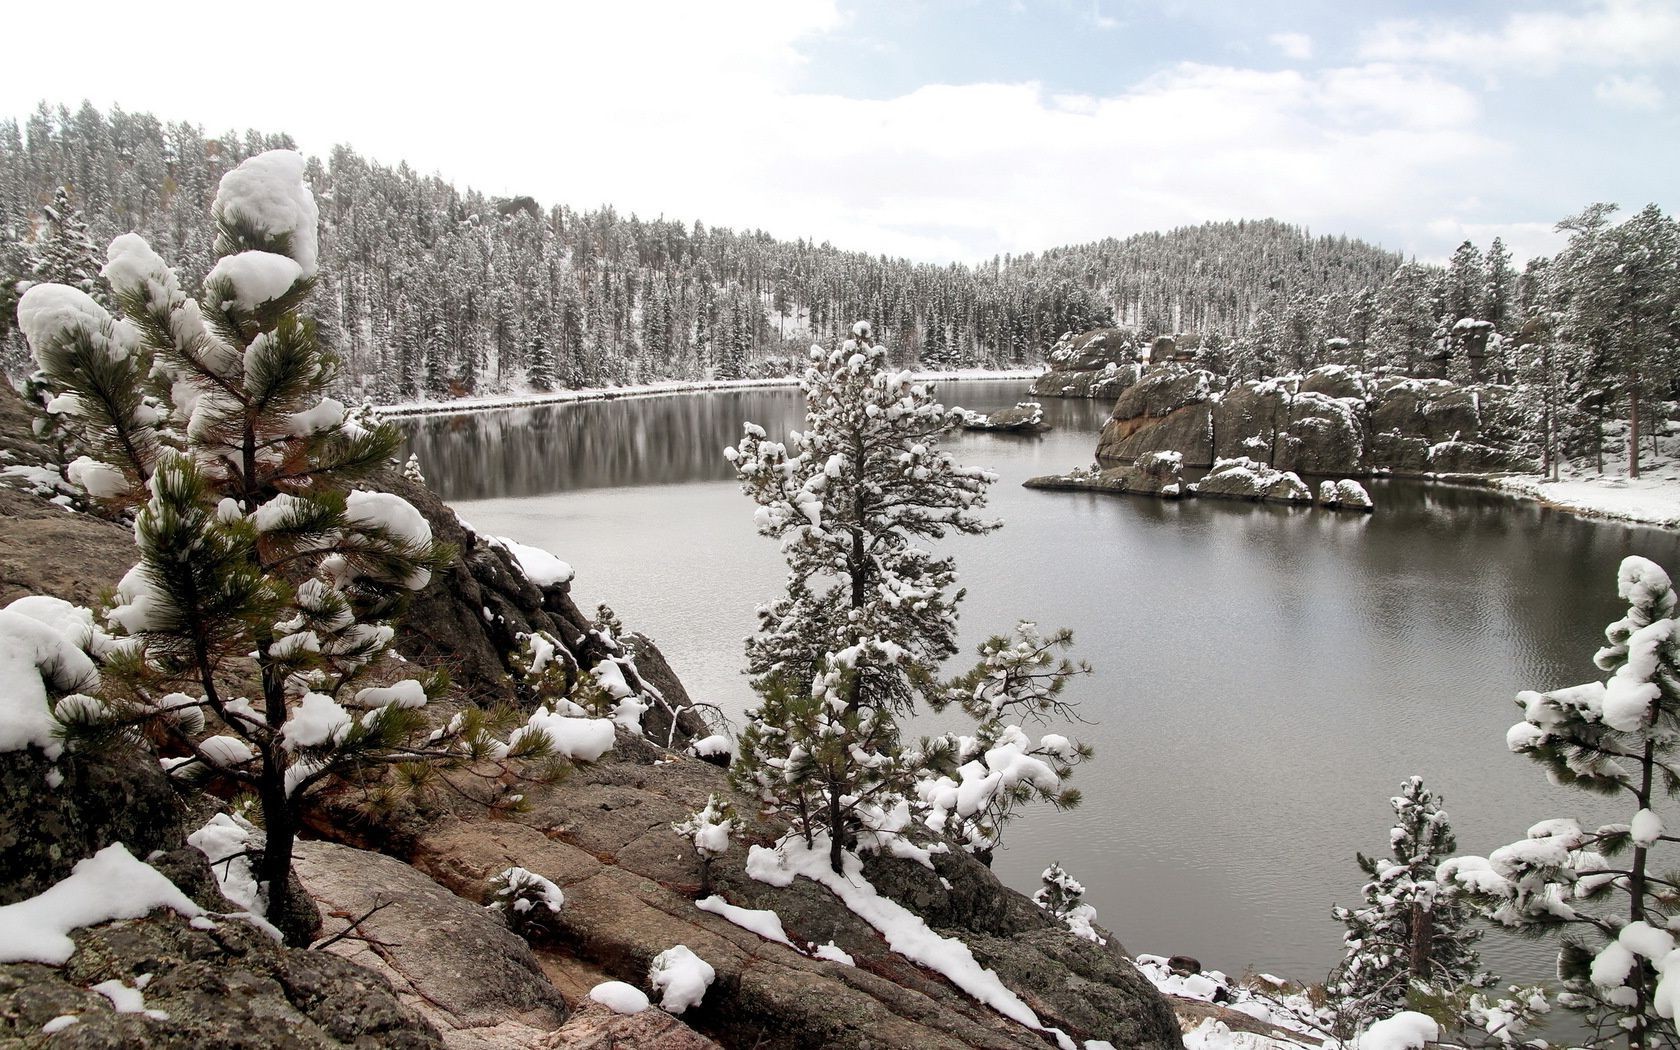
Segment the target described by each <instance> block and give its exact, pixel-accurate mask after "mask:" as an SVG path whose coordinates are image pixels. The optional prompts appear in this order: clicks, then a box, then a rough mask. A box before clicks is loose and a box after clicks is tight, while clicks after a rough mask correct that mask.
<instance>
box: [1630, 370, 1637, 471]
mask: <svg viewBox="0 0 1680 1050" xmlns="http://www.w3.org/2000/svg"><path fill="white" fill-rule="evenodd" d="M1638 476H1639V388H1638V387H1637V386H1635V387H1634V388H1633V389H1632V390H1631V391H1630V392H1629V393H1628V477H1630V478H1637V477H1638Z"/></svg>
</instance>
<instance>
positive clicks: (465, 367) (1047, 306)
mask: <svg viewBox="0 0 1680 1050" xmlns="http://www.w3.org/2000/svg"><path fill="white" fill-rule="evenodd" d="M290 145H292V142H291V140H290V138H289V137H288V136H286V135H283V134H262V133H258V132H246V133H245V134H243V135H239V134H234V133H228V134H224V135H221V136H219V137H211V136H208V135H206V134H205V133H204V131H203V129H201V128H199V127H196V126H194V125H192V124H188V123H166V122H164V121H161V120H159V119H158V118H156V117H153V116H150V115H147V114H134V113H127V112H123V111H122V110H120V109H114V110H112V111H111V112H109V113H104V112H101V111H99V110H98V109H95V108H94V107H92V106H91V105H87V104H84V105H83V106H82V107H81V108H80V109H79V110H77V111H75V112H74V113H72V112H71V111H69V110H68V109H65V108H58V109H50V108H48V107H46V106H45V105H43V106H42V107H40V108H39V109H38V110H37V111H36V113H35V114H34V115H33V116H32V117H30V118H29V119H28V120H26V121H24V122H23V123H22V124H21V125H20V124H18V123H17V122H15V121H6V122H0V277H3V278H4V279H5V283H6V285H7V286H8V290H11V286H15V283H16V282H17V281H19V280H22V281H25V282H28V281H39V280H60V281H69V282H70V283H78V284H84V285H85V286H86V287H88V288H89V289H90V290H93V291H96V292H98V291H99V290H100V288H99V285H100V282H99V280H98V277H97V274H98V270H99V267H100V265H101V264H102V262H103V257H104V252H103V246H104V245H105V244H106V243H108V242H109V240H110V239H111V237H113V236H115V235H116V234H119V233H124V232H127V231H129V230H137V231H139V232H140V233H142V234H144V235H145V236H146V237H147V238H148V240H150V241H151V242H152V243H153V244H154V245H156V246H157V247H158V249H159V250H160V251H161V252H163V253H164V254H165V255H167V256H168V257H170V258H173V259H176V260H179V264H180V269H181V271H182V272H183V273H184V274H194V273H202V272H203V271H204V270H205V268H206V267H207V265H208V262H209V261H210V258H211V248H212V245H211V243H210V241H209V238H208V236H207V235H206V234H205V233H204V232H203V231H204V230H205V229H207V228H208V227H207V223H206V221H205V220H206V217H207V215H208V213H209V208H210V203H211V200H212V198H213V196H214V194H215V190H216V185H217V182H218V180H219V179H220V178H221V176H222V174H223V173H225V172H226V171H228V170H229V169H231V168H232V167H233V166H234V165H236V164H237V163H239V161H240V160H242V159H244V158H245V157H247V156H250V155H252V154H253V153H256V152H260V151H261V150H264V149H270V148H274V147H278V146H290ZM308 175H309V179H310V182H311V183H312V185H313V186H314V187H315V189H316V192H317V196H318V198H319V200H320V208H321V219H322V223H321V255H322V264H321V271H322V277H321V281H320V283H319V285H318V287H317V290H316V293H315V295H316V297H317V302H316V304H315V306H314V310H315V313H316V316H317V317H319V318H320V321H321V325H322V328H323V335H324V337H325V340H326V342H327V343H328V345H331V346H333V347H335V348H336V349H337V350H338V351H339V353H340V355H341V357H342V358H343V359H344V360H345V362H346V368H345V379H344V383H345V385H346V386H347V388H348V389H349V390H350V391H352V392H356V393H367V394H371V395H373V396H375V397H378V398H380V399H382V400H399V399H404V398H412V397H450V396H461V395H465V394H469V393H490V392H497V391H503V390H517V389H525V388H526V387H527V386H530V387H535V388H537V389H547V388H549V387H555V386H566V387H575V386H587V385H603V384H613V383H633V382H643V381H648V380H654V379H698V378H733V377H737V376H743V375H759V374H775V373H780V372H783V371H786V370H787V369H788V367H789V364H788V360H789V358H791V357H794V356H796V355H800V354H802V351H803V349H804V347H805V346H807V345H808V344H809V343H810V342H811V341H812V340H813V339H828V338H830V337H833V336H835V335H837V334H839V333H840V332H842V331H844V330H845V329H846V328H847V327H848V326H849V325H850V324H851V323H852V322H853V321H855V320H857V319H858V318H860V317H866V318H870V319H873V320H874V321H875V322H876V324H877V326H878V330H879V331H880V332H881V333H882V334H883V335H884V336H885V341H886V343H887V345H889V346H890V347H892V348H893V350H894V352H895V353H896V354H898V355H900V356H901V357H902V359H903V360H905V361H909V360H919V361H920V362H921V363H923V364H925V365H927V366H930V367H945V368H950V367H962V366H973V365H999V364H1014V363H1023V362H1036V361H1038V360H1039V359H1040V356H1041V355H1042V354H1043V352H1044V351H1045V350H1047V349H1048V348H1049V347H1050V346H1051V345H1052V344H1053V343H1054V342H1055V340H1056V338H1057V337H1058V336H1059V335H1061V334H1062V333H1063V332H1066V331H1081V330H1084V329H1088V328H1091V327H1095V326H1097V325H1099V324H1105V323H1109V322H1110V321H1111V320H1112V321H1119V322H1121V323H1130V324H1135V325H1137V326H1138V327H1140V328H1141V329H1142V330H1143V333H1144V334H1145V335H1153V334H1157V333H1165V332H1175V331H1185V330H1193V331H1198V332H1203V333H1213V334H1223V335H1225V336H1227V337H1234V336H1238V335H1240V334H1242V333H1244V332H1245V331H1247V330H1248V329H1249V328H1250V327H1251V325H1252V324H1253V323H1254V322H1255V320H1256V319H1257V318H1263V317H1266V316H1271V317H1275V318H1276V319H1277V322H1276V323H1277V324H1279V325H1280V326H1282V327H1283V328H1285V329H1287V330H1288V331H1289V332H1292V333H1294V335H1295V336H1296V337H1298V338H1299V339H1301V340H1305V339H1308V338H1313V337H1315V336H1314V333H1316V338H1319V339H1322V338H1324V337H1326V336H1332V335H1336V336H1339V335H1344V334H1346V333H1348V332H1349V331H1350V330H1353V329H1356V328H1358V327H1359V326H1361V325H1368V324H1369V323H1370V321H1369V318H1371V317H1375V316H1377V314H1378V313H1380V312H1381V309H1380V308H1381V307H1382V306H1383V305H1384V304H1385V302H1386V300H1383V299H1382V290H1383V288H1384V287H1385V285H1388V284H1392V283H1394V282H1392V281H1391V280H1390V278H1391V275H1393V274H1395V272H1396V269H1397V267H1400V266H1401V259H1400V257H1399V256H1397V255H1394V254H1392V253H1389V252H1384V251H1382V250H1380V249H1377V248H1374V247H1372V246H1370V245H1367V244H1365V243H1363V242H1360V241H1356V240H1349V239H1348V238H1346V237H1311V236H1309V235H1308V234H1307V232H1306V231H1304V230H1301V229H1299V228H1297V227H1293V226H1289V225H1286V224H1284V223H1280V222H1275V221H1271V220H1264V221H1258V222H1236V223H1210V224H1207V225H1203V226H1198V227H1191V228H1186V229H1181V230H1174V231H1172V232H1170V233H1151V234H1141V235H1137V236H1133V237H1128V238H1125V239H1121V240H1117V239H1112V238H1111V239H1108V240H1103V241H1098V242H1095V243H1092V244H1086V245H1081V246H1076V247H1067V248H1057V249H1054V250H1051V251H1046V252H1044V253H1042V254H1038V255H1022V256H1014V257H1002V258H995V259H993V260H991V261H990V262H986V263H982V264H979V265H933V264H927V263H913V262H909V261H907V260H903V259H888V258H885V257H883V256H876V255H870V254H867V253H865V252H860V251H846V250H842V249H840V248H836V247H834V246H832V245H829V244H826V243H824V244H812V243H809V242H806V241H802V240H800V241H784V240H778V239H776V238H774V237H771V236H770V235H768V234H765V233H763V232H758V231H750V232H749V231H734V230H728V229H721V228H711V227H706V226H703V225H702V224H701V223H699V222H692V223H691V222H688V221H677V220H668V219H664V218H659V219H652V220H649V219H643V218H640V217H637V216H634V215H630V216H624V215H620V214H618V213H616V212H615V211H613V210H612V209H611V208H610V207H607V208H602V209H600V210H596V211H584V212H580V211H576V210H573V209H572V208H570V207H568V206H566V205H564V204H559V203H552V202H542V203H539V202H537V201H535V200H533V199H531V198H528V197H516V198H513V199H511V200H505V199H491V198H488V197H486V196H485V195H483V194H482V193H479V192H477V191H475V190H473V189H471V188H466V189H460V188H457V187H455V186H453V185H451V184H450V183H449V182H447V181H445V180H444V179H443V178H441V177H439V176H428V175H422V174H419V173H417V172H415V171H413V170H412V169H410V168H408V167H407V166H406V165H399V166H397V167H395V168H389V167H385V166H383V165H379V164H375V163H372V162H369V161H368V160H366V159H364V158H363V157H361V156H359V155H358V154H357V153H356V152H355V151H354V150H352V149H350V148H348V147H338V148H335V149H334V150H333V151H332V153H331V155H330V156H328V157H325V158H312V159H311V160H310V164H309V171H308ZM55 198H56V200H55ZM858 247H866V246H858ZM1416 269H1417V273H1418V274H1423V275H1428V274H1432V273H1437V272H1438V271H1426V270H1424V269H1423V268H1416ZM1410 270H1411V268H1402V269H1401V273H1407V272H1409V271H1410ZM1417 283H1418V282H1417V281H1416V280H1412V279H1408V281H1407V282H1402V283H1401V284H1400V285H1398V286H1397V288H1398V291H1399V292H1400V293H1401V300H1400V301H1397V302H1396V303H1394V304H1388V305H1389V306H1390V309H1389V312H1390V313H1394V312H1396V311H1397V310H1399V309H1401V308H1402V307H1404V308H1407V309H1411V308H1416V307H1418V306H1419V305H1420V304H1418V303H1417V302H1416V301H1415V297H1414V298H1411V299H1407V298H1405V297H1406V296H1411V295H1412V293H1413V291H1415V289H1414V287H1413V286H1414V285H1415V284H1417ZM1424 283H1426V284H1428V283H1429V282H1427V281H1425V282H1424ZM1431 287H1432V285H1431ZM189 290H190V291H196V289H189ZM14 294H15V293H14ZM1379 300H1382V301H1379ZM1428 308H1429V307H1427V306H1426V307H1425V309H1428ZM4 312H5V315H6V321H5V323H9V321H10V314H11V310H10V309H9V308H8V309H6V310H5V311H4ZM1435 320H1436V319H1435V317H1434V316H1428V317H1422V318H1419V319H1416V320H1415V323H1412V322H1409V324H1410V325H1411V327H1413V328H1418V327H1421V328H1426V329H1429V330H1433V327H1434V323H1435ZM11 342H12V344H13V345H12V347H11V349H12V350H13V352H14V354H15V353H16V352H17V347H16V340H12V341H11ZM11 363H12V364H13V366H14V367H16V366H18V365H20V364H21V361H19V360H15V359H14V360H13V361H12V362H11Z"/></svg>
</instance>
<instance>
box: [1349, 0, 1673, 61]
mask: <svg viewBox="0 0 1680 1050" xmlns="http://www.w3.org/2000/svg"><path fill="white" fill-rule="evenodd" d="M1359 54H1360V57H1362V58H1365V59H1369V60H1373V61H1381V62H1442V63H1449V64H1454V65H1463V66H1470V67H1475V68H1480V69H1487V68H1508V69H1511V70H1513V71H1517V72H1527V73H1548V72H1551V71H1553V70H1555V69H1557V68H1558V67H1560V66H1565V65H1583V66H1625V65H1644V66H1655V65H1660V64H1672V63H1674V62H1676V59H1677V56H1680V4H1676V3H1674V2H1673V0H1593V2H1592V3H1589V4H1586V5H1585V6H1584V8H1582V9H1577V10H1575V11H1572V12H1564V11H1555V10H1554V11H1538V10H1523V11H1517V12H1515V13H1512V14H1510V15H1508V16H1506V18H1505V21H1504V22H1503V23H1501V24H1500V25H1499V26H1498V27H1497V28H1495V29H1477V28H1469V27H1467V26H1466V25H1464V24H1463V23H1461V22H1457V21H1444V20H1438V21H1421V20H1417V19H1407V20H1399V21H1387V22H1382V23H1379V24H1378V25H1377V26H1376V28H1375V29H1373V30H1372V31H1371V32H1369V33H1368V34H1367V35H1366V36H1365V38H1364V40H1363V41H1362V42H1361V44H1360V48H1359Z"/></svg>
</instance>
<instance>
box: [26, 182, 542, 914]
mask: <svg viewBox="0 0 1680 1050" xmlns="http://www.w3.org/2000/svg"><path fill="white" fill-rule="evenodd" d="M302 172H303V158H302V157H301V156H299V155H298V154H296V153H292V152H289V151H277V152H270V153H264V154H260V155H258V156H256V157H253V158H251V159H249V160H247V161H245V162H244V163H243V164H241V165H240V166H239V167H238V168H236V169H235V170H234V171H232V172H230V173H229V174H228V175H227V176H226V177H225V178H224V179H223V180H222V182H221V186H220V189H219V190H218V192H217V195H216V198H215V205H214V211H213V216H214V219H215V222H216V227H217V231H218V237H217V241H216V250H217V253H218V255H219V260H218V261H217V263H216V264H215V266H214V267H213V268H212V269H211V271H210V272H209V274H208V275H206V277H205V278H204V294H203V296H202V298H200V299H199V300H197V301H194V300H192V299H189V298H188V297H187V296H186V295H185V294H184V293H183V292H182V290H181V288H180V285H179V281H178V279H177V277H176V274H175V273H174V272H173V271H172V270H170V269H169V267H167V266H166V265H165V264H164V262H163V260H162V259H161V258H159V256H158V255H157V254H156V253H155V252H153V251H152V249H151V247H150V246H149V245H148V244H147V243H146V242H145V240H144V239H142V238H141V237H139V236H138V235H136V234H126V235H124V236H122V237H119V238H117V239H116V240H115V241H114V242H112V244H111V248H110V252H109V262H108V264H107V265H106V267H105V269H104V275H105V277H106V278H107V279H108V280H109V281H110V284H111V286H112V288H113V289H114V291H115V293H116V299H117V301H118V303H119V304H120V305H121V308H122V310H123V313H124V315H125V317H124V321H123V322H118V321H117V320H115V319H114V318H112V317H111V315H110V314H108V313H107V312H106V311H105V309H104V308H103V307H101V306H100V305H99V304H98V303H96V302H94V301H93V299H91V298H90V297H89V296H88V295H87V294H86V293H85V292H83V291H81V290H80V289H77V288H74V287H71V286H67V285H61V284H41V285H36V286H35V287H32V288H31V289H29V291H27V292H26V293H24V296H23V298H22V300H21V301H20V303H19V307H18V315H19V322H20V326H21V327H22V328H23V330H24V333H25V335H26V336H27V337H28V339H29V343H30V347H31V349H32V351H33V353H34V355H35V358H36V361H37V363H38V364H39V366H40V373H41V376H42V382H43V383H44V384H45V385H47V386H48V387H49V388H50V390H51V391H52V392H53V393H54V394H55V395H56V396H55V398H54V400H53V402H52V405H53V406H54V408H55V409H56V410H57V411H59V412H60V413H61V414H62V417H63V419H62V421H63V423H64V425H65V426H66V428H67V429H68V430H69V431H70V433H71V435H72V441H73V443H74V446H75V448H76V449H77V450H78V451H80V452H81V453H82V454H81V455H80V456H79V457H78V459H77V460H76V461H75V462H74V463H72V464H71V465H70V469H69V473H70V475H71V477H72V478H73V479H74V480H77V481H79V482H80V483H81V484H82V485H83V487H84V488H86V489H87V490H88V492H89V493H90V494H92V495H93V496H94V497H96V498H100V499H103V500H106V501H108V502H110V503H113V504H119V505H128V506H138V508H139V509H138V513H137V515H136V517H135V522H134V531H135V537H136V540H137V542H138V546H139V548H140V561H139V563H138V564H136V565H135V566H134V568H133V569H132V570H131V571H130V572H129V573H128V574H127V575H126V576H125V577H124V578H123V580H122V582H121V584H120V585H119V586H118V588H117V605H116V606H115V607H114V608H112V609H111V610H110V611H109V613H108V620H109V622H110V623H111V624H112V625H113V626H114V627H115V628H117V629H118V630H119V632H120V633H121V635H123V636H125V637H124V640H122V641H119V642H110V643H108V644H106V645H103V646H100V647H99V648H100V649H101V652H102V655H103V656H104V658H105V671H106V692H105V703H104V704H103V705H92V704H87V705H83V706H82V707H81V708H80V709H79V711H78V712H72V713H71V715H70V717H69V719H68V726H67V728H68V729H69V731H70V732H71V734H72V739H75V738H77V737H86V738H103V739H112V738H114V739H119V740H120V739H123V738H124V731H125V727H128V726H131V725H134V724H135V723H144V724H145V725H146V726H148V727H149V728H150V729H151V730H152V731H153V732H154V733H156V734H157V735H158V736H160V737H161V738H162V739H163V740H164V741H165V742H166V746H167V747H168V748H169V750H170V751H171V752H172V754H173V755H174V756H176V757H174V758H171V759H170V761H169V762H168V765H169V766H170V768H171V772H172V774H173V775H176V776H183V777H193V776H214V777H217V778H222V779H225V780H227V781H231V782H233V783H234V784H237V785H239V787H240V788H241V789H242V790H244V791H246V792H248V793H249V794H250V795H252V796H254V797H255V803H254V805H255V812H256V813H258V814H259V815H260V818H261V831H260V836H258V837H260V841H253V842H252V843H251V845H250V850H251V853H252V855H253V857H254V862H253V865H252V867H253V871H254V873H255V876H256V879H257V881H258V884H259V887H260V896H261V910H262V911H264V912H265V913H266V915H267V917H268V918H269V919H270V920H271V921H272V922H273V923H274V924H275V925H276V926H278V927H279V928H280V929H281V930H282V931H283V932H284V933H285V934H286V936H287V937H288V938H289V939H297V938H302V937H305V936H306V935H307V933H308V930H309V928H310V926H311V925H312V924H311V922H310V919H309V914H308V913H309V912H310V911H311V910H312V909H311V907H310V905H309V904H308V902H307V900H306V899H295V898H294V895H293V892H292V890H291V888H290V885H289V882H288V879H289V876H290V872H291V859H292V848H293V842H294V839H295V836H296V834H297V831H298V829H299V827H300V826H301V819H302V812H303V809H304V807H305V806H307V805H308V804H309V801H310V800H311V798H312V797H313V795H314V794H315V793H316V791H317V790H318V789H319V788H320V787H321V786H323V785H324V784H325V783H326V782H328V781H329V780H332V779H335V778H344V777H357V778H361V779H364V781H365V782H366V783H367V784H368V786H369V787H377V786H378V776H377V774H378V773H379V771H380V770H381V769H382V768H383V767H386V766H392V765H402V766H404V767H405V768H410V769H412V768H413V767H414V764H416V763H420V764H424V763H428V762H431V763H446V764H457V765H459V764H465V763H471V762H477V761H482V760H484V759H486V758H488V757H490V756H491V755H492V753H495V754H501V753H502V750H501V749H500V748H498V747H496V746H495V744H494V741H492V740H491V739H490V737H489V736H488V734H487V730H486V724H485V722H484V721H483V719H482V718H481V717H478V716H476V715H469V716H467V717H464V718H463V719H462V720H461V721H460V722H458V723H452V726H451V727H450V728H446V729H445V730H442V731H439V732H436V733H429V730H430V729H431V727H430V725H429V724H428V723H427V721H426V720H425V718H424V716H423V714H422V712H421V710H420V708H421V707H422V706H423V705H424V704H425V703H426V702H427V699H428V692H429V690H430V689H432V688H433V685H434V683H422V682H419V681H415V680H413V679H408V680H404V681H398V682H396V683H395V684H391V685H385V686H378V687H373V686H366V685H365V682H366V679H365V677H364V674H365V672H366V670H367V669H368V668H369V667H370V665H372V664H373V663H374V662H375V661H377V660H379V658H380V657H381V655H382V654H383V653H384V652H385V650H386V649H387V647H388V646H389V644H390V642H391V638H392V628H391V626H390V624H389V622H388V621H389V620H390V618H391V617H392V616H393V615H394V614H395V612H396V611H398V609H399V608H400V606H401V604H402V601H403V598H404V596H405V595H407V594H408V593H410V592H412V591H415V590H418V589H419V588H421V587H424V586H425V585H426V584H427V583H428V582H429V580H430V578H431V574H432V572H433V571H434V570H435V569H437V568H438V567H440V566H442V565H443V564H445V563H446V562H447V561H448V560H449V558H451V557H452V552H450V551H449V550H448V549H447V548H445V547H442V546H440V545H437V544H434V543H433V541H432V537H431V530H430V527H429V526H428V525H427V523H426V520H425V519H424V518H423V517H421V515H420V514H419V512H418V511H416V510H415V509H414V507H412V506H411V505H409V504H408V503H407V502H406V501H404V500H402V499H401V498H399V497H397V496H393V495H390V494H387V493H382V492H376V491H367V490H363V489H360V488H357V487H355V486H356V485H357V484H358V483H359V482H362V481H364V480H366V479H367V478H368V477H369V476H370V475H372V474H374V473H375V472H378V471H381V470H383V469H385V468H386V466H387V465H388V463H389V462H390V460H391V456H392V455H393V453H394V452H395V451H396V449H397V447H398V445H399V443H400V440H401V438H400V435H399V434H398V433H397V431H396V430H395V428H393V427H391V426H389V425H386V424H382V423H377V422H374V421H371V420H359V419H357V418H353V417H352V415H351V413H348V412H347V411H346V410H345V408H344V406H343V405H342V404H340V403H339V402H337V401H335V400H333V399H331V398H328V397H323V393H324V391H325V388H326V386H327V384H328V383H329V382H330V381H331V379H332V377H333V370H334V362H333V360H332V358H331V357H330V356H329V355H328V354H326V353H325V352H324V351H323V350H322V349H321V348H320V346H319V345H318V344H317V343H316V341H315V338H314V325H313V324H312V323H311V322H310V321H309V320H308V319H307V318H306V317H304V316H303V315H302V313H301V310H300V307H301V306H302V304H303V303H304V302H305V300H306V299H307V297H308V296H309V293H310V289H311V287H312V286H313V284H314V281H315V278H316V273H317V240H316V221H317V218H316V206H315V201H314V199H313V197H312V195H311V194H310V192H309V189H308V187H307V185H306V184H305V183H304V182H303V179H302ZM154 380H155V381H156V384H157V385H156V386H154V385H153V381H154ZM347 705H348V706H347ZM350 708H357V709H360V712H359V713H352V711H351V710H350ZM59 714H60V715H61V716H62V715H63V714H64V713H63V712H62V711H61V712H59ZM208 719H213V722H208V723H207V720H208ZM63 720H64V718H62V717H61V721H63ZM547 748H548V741H547V739H546V737H544V736H543V735H542V734H536V735H535V736H532V737H531V738H529V739H526V740H522V741H521V742H520V743H519V744H518V746H517V747H515V748H514V749H513V751H517V752H519V753H521V754H525V755H532V756H536V755H541V754H543V753H544V752H545V751H546V749H547Z"/></svg>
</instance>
